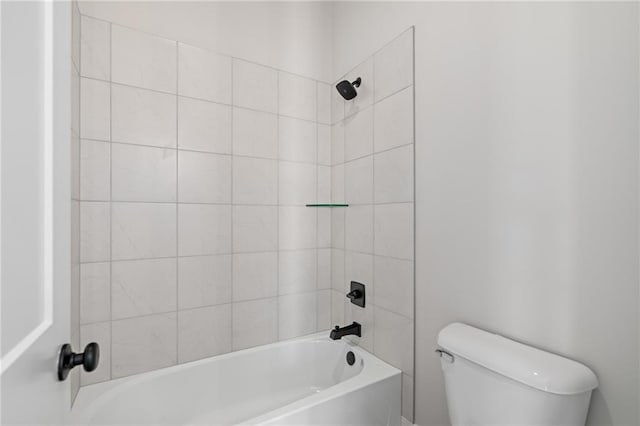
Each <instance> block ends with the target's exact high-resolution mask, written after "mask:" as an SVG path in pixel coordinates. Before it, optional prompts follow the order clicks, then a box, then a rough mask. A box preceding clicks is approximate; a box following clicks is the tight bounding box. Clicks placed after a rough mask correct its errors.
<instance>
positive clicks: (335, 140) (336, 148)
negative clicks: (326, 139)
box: [331, 121, 344, 166]
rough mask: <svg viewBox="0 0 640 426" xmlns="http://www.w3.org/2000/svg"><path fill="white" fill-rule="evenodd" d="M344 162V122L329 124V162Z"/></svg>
mask: <svg viewBox="0 0 640 426" xmlns="http://www.w3.org/2000/svg"><path fill="white" fill-rule="evenodd" d="M342 163H344V122H342V121H341V122H339V123H336V124H334V125H333V126H331V164H332V165H334V166H335V165H338V164H342Z"/></svg>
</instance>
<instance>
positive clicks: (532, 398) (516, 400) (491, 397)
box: [437, 323, 598, 426]
mask: <svg viewBox="0 0 640 426" xmlns="http://www.w3.org/2000/svg"><path fill="white" fill-rule="evenodd" d="M438 346H439V347H440V348H439V349H438V350H437V352H439V353H440V359H441V364H442V371H443V372H444V381H445V388H446V394H447V404H448V407H449V417H450V420H451V424H452V425H453V426H470V425H483V426H489V425H509V426H524V425H527V426H546V425H553V426H573V425H584V424H585V421H586V417H587V412H588V409H589V401H590V399H591V392H592V391H593V389H595V388H596V387H598V379H597V378H596V375H595V374H594V373H593V371H591V370H590V369H589V368H588V367H586V366H584V365H582V364H580V363H578V362H576V361H572V360H570V359H567V358H564V357H561V356H558V355H554V354H551V353H549V352H545V351H542V350H539V349H536V348H532V347H531V346H527V345H523V344H521V343H518V342H515V341H513V340H510V339H507V338H504V337H502V336H498V335H496V334H492V333H488V332H486V331H483V330H480V329H477V328H475V327H471V326H468V325H465V324H461V323H453V324H450V325H448V326H447V327H445V328H444V329H442V331H440V334H439V335H438Z"/></svg>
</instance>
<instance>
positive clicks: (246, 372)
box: [74, 336, 365, 425]
mask: <svg viewBox="0 0 640 426" xmlns="http://www.w3.org/2000/svg"><path fill="white" fill-rule="evenodd" d="M349 351H353V352H354V354H355V356H356V361H355V363H354V364H353V365H349V364H348V363H347V362H346V355H347V353H348V352H349ZM364 365H365V361H364V360H363V351H362V350H360V349H359V348H354V347H353V346H351V345H350V344H348V343H346V342H333V341H330V340H329V339H328V338H326V336H323V337H322V338H319V336H316V337H313V338H307V339H302V340H297V341H291V342H282V343H279V344H274V345H268V346H263V347H258V348H253V349H248V350H244V351H240V352H236V353H232V354H226V355H221V356H218V357H214V358H209V359H205V360H201V361H196V362H192V363H188V364H184V365H179V366H176V367H170V368H167V369H164V370H159V371H156V372H151V373H144V374H140V375H137V376H131V377H127V378H123V379H119V380H115V381H111V382H107V383H102V384H96V385H92V386H87V387H85V388H83V389H82V390H81V392H80V395H79V396H78V400H77V401H76V406H75V407H74V410H76V411H77V412H78V413H77V414H78V415H77V416H76V419H77V422H79V423H89V424H140V425H144V424H154V425H156V424H157V425H177V424H211V422H214V423H215V424H237V423H240V422H243V421H246V420H248V419H251V418H254V417H257V416H260V415H264V413H267V412H269V411H272V410H276V409H279V408H281V407H283V406H286V405H288V404H291V403H293V402H295V401H299V400H301V399H304V398H305V397H308V396H310V395H314V394H317V393H320V392H322V391H323V390H325V389H327V388H331V387H333V386H335V385H337V384H339V383H342V382H345V381H347V380H349V379H351V378H354V377H356V376H358V375H359V374H360V373H361V372H362V370H363V368H364Z"/></svg>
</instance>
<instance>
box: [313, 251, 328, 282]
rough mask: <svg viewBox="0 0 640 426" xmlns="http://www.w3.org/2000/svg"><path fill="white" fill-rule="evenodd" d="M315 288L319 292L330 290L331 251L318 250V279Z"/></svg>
mask: <svg viewBox="0 0 640 426" xmlns="http://www.w3.org/2000/svg"><path fill="white" fill-rule="evenodd" d="M316 287H317V288H318V289H319V290H324V289H330V288H331V249H330V248H322V249H318V278H317V281H316Z"/></svg>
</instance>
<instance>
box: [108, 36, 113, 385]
mask: <svg viewBox="0 0 640 426" xmlns="http://www.w3.org/2000/svg"><path fill="white" fill-rule="evenodd" d="M112 78H113V25H112V24H111V23H109V299H110V300H109V338H110V340H111V342H110V348H109V349H110V361H111V365H110V366H109V379H110V380H112V379H113V346H114V345H113V202H112V200H113V143H112V139H113V96H112V92H113V90H112V88H113V84H112V83H111V79H112Z"/></svg>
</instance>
